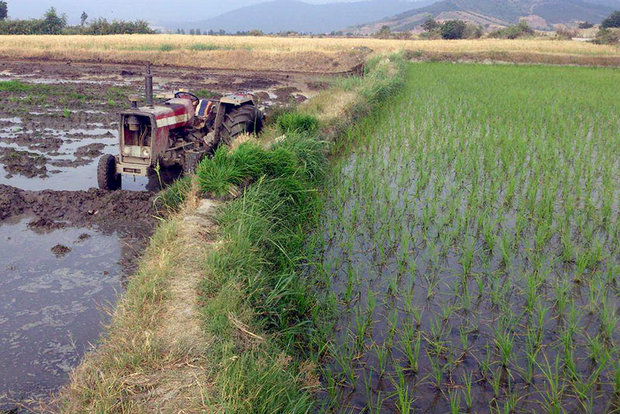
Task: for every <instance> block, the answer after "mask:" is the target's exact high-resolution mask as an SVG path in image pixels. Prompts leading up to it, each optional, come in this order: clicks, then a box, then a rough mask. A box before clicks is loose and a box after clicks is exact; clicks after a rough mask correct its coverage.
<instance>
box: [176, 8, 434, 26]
mask: <svg viewBox="0 0 620 414" xmlns="http://www.w3.org/2000/svg"><path fill="white" fill-rule="evenodd" d="M415 4H419V5H425V4H429V2H428V1H427V2H419V3H413V2H410V1H400V0H372V1H357V2H351V3H346V2H343V3H327V4H309V3H305V2H303V1H297V0H274V1H268V2H264V3H260V4H256V5H252V6H247V7H242V8H239V9H236V10H233V11H231V12H227V13H224V14H222V15H219V16H217V17H214V18H210V19H206V20H199V21H193V22H168V23H166V24H165V26H166V27H167V28H169V29H170V30H175V29H177V28H180V29H184V30H188V29H200V30H202V31H203V32H204V31H208V30H214V31H218V30H225V31H226V32H229V33H235V32H238V31H248V30H254V29H256V30H261V31H263V32H265V33H277V32H284V31H295V32H303V33H329V32H332V31H335V30H339V29H342V28H343V27H349V26H353V25H357V24H361V23H365V22H368V21H372V20H377V19H382V18H385V17H388V16H391V15H394V14H397V13H401V12H404V11H406V10H409V9H411V8H412V5H415Z"/></svg>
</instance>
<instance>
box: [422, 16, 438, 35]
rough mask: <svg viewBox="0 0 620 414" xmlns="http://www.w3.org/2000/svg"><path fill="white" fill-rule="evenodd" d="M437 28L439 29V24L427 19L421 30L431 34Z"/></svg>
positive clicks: (430, 18)
mask: <svg viewBox="0 0 620 414" xmlns="http://www.w3.org/2000/svg"><path fill="white" fill-rule="evenodd" d="M437 28H439V23H437V22H436V21H435V19H433V18H432V17H429V18H428V19H427V20H426V21H425V22H424V23H422V29H424V30H425V31H427V32H431V31H433V30H435V29H437Z"/></svg>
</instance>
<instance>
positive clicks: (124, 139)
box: [118, 98, 194, 176]
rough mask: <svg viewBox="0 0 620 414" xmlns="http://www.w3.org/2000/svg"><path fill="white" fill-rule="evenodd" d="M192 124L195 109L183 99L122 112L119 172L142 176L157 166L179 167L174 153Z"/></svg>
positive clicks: (190, 102)
mask: <svg viewBox="0 0 620 414" xmlns="http://www.w3.org/2000/svg"><path fill="white" fill-rule="evenodd" d="M193 121H194V105H193V104H192V101H190V100H189V99H182V98H174V99H170V100H168V101H166V102H165V103H163V104H161V105H153V106H147V107H144V108H135V109H133V110H129V111H125V112H123V113H122V114H121V125H122V127H121V131H120V132H121V133H120V156H119V168H118V169H119V170H120V171H119V172H120V173H122V174H134V175H143V176H145V175H146V173H147V171H146V170H147V168H148V167H149V166H151V165H155V164H156V163H157V162H160V163H161V164H162V166H168V165H173V164H175V163H178V161H179V160H178V159H177V158H178V157H177V155H178V154H176V152H175V149H176V147H177V146H178V145H183V142H182V141H183V137H185V136H186V135H187V129H188V128H189V127H191V125H192V124H193ZM179 141H181V142H179ZM158 156H159V157H158ZM125 164H127V165H125ZM141 166H144V167H141Z"/></svg>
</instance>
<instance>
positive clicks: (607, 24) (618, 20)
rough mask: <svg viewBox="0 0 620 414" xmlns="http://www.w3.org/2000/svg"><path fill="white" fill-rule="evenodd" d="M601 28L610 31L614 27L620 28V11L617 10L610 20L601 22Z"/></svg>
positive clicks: (610, 16)
mask: <svg viewBox="0 0 620 414" xmlns="http://www.w3.org/2000/svg"><path fill="white" fill-rule="evenodd" d="M601 27H602V28H604V29H609V28H612V27H620V11H618V10H616V11H615V12H613V13H612V14H611V15H609V17H608V18H606V19H605V20H603V21H602V22H601Z"/></svg>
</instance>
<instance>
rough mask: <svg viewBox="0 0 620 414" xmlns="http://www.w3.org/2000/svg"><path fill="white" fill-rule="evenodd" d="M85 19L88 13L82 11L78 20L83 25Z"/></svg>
mask: <svg viewBox="0 0 620 414" xmlns="http://www.w3.org/2000/svg"><path fill="white" fill-rule="evenodd" d="M86 20H88V14H86V12H85V11H83V12H82V16H80V22H81V23H82V27H84V24H85V23H86Z"/></svg>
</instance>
